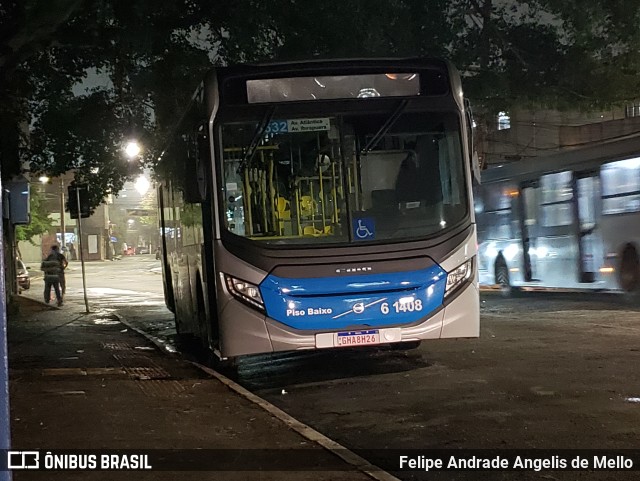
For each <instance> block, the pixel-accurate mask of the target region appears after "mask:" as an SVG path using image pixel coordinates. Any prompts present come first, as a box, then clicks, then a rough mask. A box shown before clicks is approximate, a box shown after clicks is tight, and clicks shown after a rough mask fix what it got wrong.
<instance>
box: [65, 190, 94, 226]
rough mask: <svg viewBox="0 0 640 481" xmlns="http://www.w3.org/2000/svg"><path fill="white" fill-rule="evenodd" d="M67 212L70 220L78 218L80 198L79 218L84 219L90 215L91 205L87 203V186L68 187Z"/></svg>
mask: <svg viewBox="0 0 640 481" xmlns="http://www.w3.org/2000/svg"><path fill="white" fill-rule="evenodd" d="M67 192H68V196H67V211H69V214H70V217H71V218H72V219H77V218H78V196H79V197H80V217H82V218H85V217H89V216H90V215H91V204H90V203H89V186H88V185H87V184H80V185H70V186H69V187H67Z"/></svg>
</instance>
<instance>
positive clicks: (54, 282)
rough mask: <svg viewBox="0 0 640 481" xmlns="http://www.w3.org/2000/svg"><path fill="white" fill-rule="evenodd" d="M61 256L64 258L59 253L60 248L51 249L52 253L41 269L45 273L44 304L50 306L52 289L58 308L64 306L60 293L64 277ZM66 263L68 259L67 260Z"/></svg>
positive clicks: (43, 262)
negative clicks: (61, 281) (62, 277)
mask: <svg viewBox="0 0 640 481" xmlns="http://www.w3.org/2000/svg"><path fill="white" fill-rule="evenodd" d="M60 256H62V257H63V258H64V256H63V255H62V254H60V252H58V246H53V247H51V252H49V255H48V256H47V257H46V258H45V260H44V261H42V265H41V266H40V268H41V269H42V270H43V271H44V302H46V303H47V304H49V301H50V299H51V288H52V287H53V290H54V291H55V293H56V299H57V301H58V306H62V293H61V292H60V277H61V276H62V275H63V272H64V268H63V267H62V265H63V264H62V261H61V260H60ZM65 262H66V259H65Z"/></svg>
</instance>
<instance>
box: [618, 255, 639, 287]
mask: <svg viewBox="0 0 640 481" xmlns="http://www.w3.org/2000/svg"><path fill="white" fill-rule="evenodd" d="M639 283H640V260H639V259H638V252H637V251H636V248H635V247H634V246H633V245H632V244H627V245H626V246H625V247H624V249H623V250H622V258H621V260H620V287H622V289H624V291H625V292H627V293H629V294H634V295H635V294H637V293H638V287H639V286H638V284H639Z"/></svg>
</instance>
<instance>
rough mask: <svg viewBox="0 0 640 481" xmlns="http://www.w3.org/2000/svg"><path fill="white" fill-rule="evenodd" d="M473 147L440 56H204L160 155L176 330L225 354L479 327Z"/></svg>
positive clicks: (413, 338) (452, 77)
mask: <svg viewBox="0 0 640 481" xmlns="http://www.w3.org/2000/svg"><path fill="white" fill-rule="evenodd" d="M472 158H473V156H472V141H471V115H470V112H469V110H468V108H465V102H464V98H463V94H462V88H461V83H460V77H459V75H458V73H457V72H456V70H455V69H454V67H453V66H452V65H451V64H449V63H448V62H446V61H441V60H433V59H428V60H427V59H402V60H397V59H392V60H390V59H371V60H333V61H309V62H296V63H282V64H271V65H240V66H230V67H223V68H216V69H215V70H212V71H211V72H209V74H208V75H207V76H206V78H205V80H204V82H203V83H202V84H201V85H200V87H199V88H198V90H197V92H196V93H195V95H194V97H193V99H192V102H191V104H190V106H189V107H188V108H187V109H186V113H185V114H184V115H183V117H182V119H181V120H180V122H179V123H178V125H177V127H176V130H175V132H174V135H173V136H172V138H171V141H170V143H169V144H168V147H167V148H166V149H165V150H164V152H163V154H162V156H161V158H160V160H159V166H158V175H159V176H160V178H161V179H163V181H162V185H161V188H160V192H159V209H160V223H161V229H160V230H161V233H162V247H163V249H162V263H163V273H164V288H165V294H166V300H167V306H168V307H169V308H170V309H171V310H172V311H173V312H174V313H175V320H176V329H177V331H178V332H179V333H185V334H195V335H196V336H198V337H200V338H202V340H203V341H204V344H205V345H206V346H207V347H208V348H211V349H212V350H213V351H214V352H216V354H217V355H218V356H220V357H221V358H234V357H237V356H242V355H247V354H256V353H268V352H277V351H289V350H301V349H317V348H334V347H342V346H363V345H377V344H391V343H394V344H395V345H396V346H399V347H406V348H409V347H414V346H416V345H418V344H419V343H420V341H421V340H425V339H439V338H454V337H456V338H457V337H477V336H478V333H479V297H478V296H479V294H478V285H477V266H476V261H475V255H476V248H477V245H476V230H475V223H474V212H473V208H472V206H473V201H472V188H471V180H472V172H477V169H476V170H474V165H473V164H472V162H473V161H472Z"/></svg>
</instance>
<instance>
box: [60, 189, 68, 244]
mask: <svg viewBox="0 0 640 481" xmlns="http://www.w3.org/2000/svg"><path fill="white" fill-rule="evenodd" d="M60 230H61V231H62V241H61V242H60V246H61V248H60V251H61V252H62V253H63V254H65V250H66V244H67V241H66V235H65V234H66V232H67V229H66V226H65V225H64V178H63V177H62V176H60Z"/></svg>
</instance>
